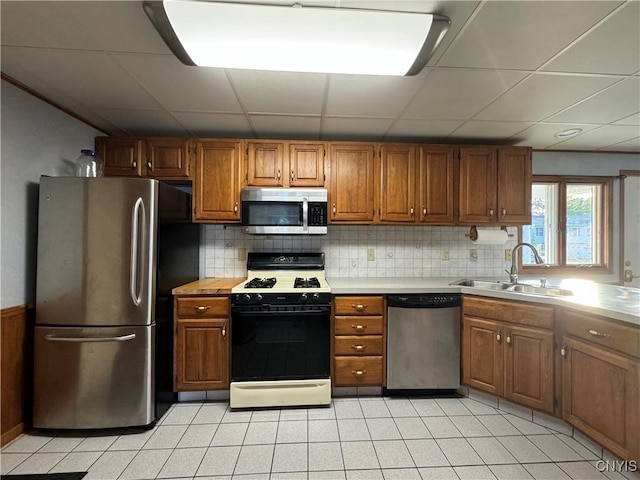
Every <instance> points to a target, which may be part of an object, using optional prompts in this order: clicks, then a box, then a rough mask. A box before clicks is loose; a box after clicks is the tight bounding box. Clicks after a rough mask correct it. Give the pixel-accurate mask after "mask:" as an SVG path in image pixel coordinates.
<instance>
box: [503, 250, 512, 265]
mask: <svg viewBox="0 0 640 480" xmlns="http://www.w3.org/2000/svg"><path fill="white" fill-rule="evenodd" d="M504 259H505V260H506V261H507V262H510V261H511V259H512V257H511V249H510V248H505V250H504Z"/></svg>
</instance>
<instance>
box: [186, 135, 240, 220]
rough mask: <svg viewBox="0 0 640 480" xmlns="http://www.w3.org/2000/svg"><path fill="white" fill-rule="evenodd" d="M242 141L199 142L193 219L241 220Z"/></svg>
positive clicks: (197, 144) (197, 146)
mask: <svg viewBox="0 0 640 480" xmlns="http://www.w3.org/2000/svg"><path fill="white" fill-rule="evenodd" d="M241 152H242V142H241V141H240V140H203V141H199V142H197V143H196V161H195V163H196V172H195V175H194V185H193V203H194V212H193V220H194V221H196V222H203V223H206V222H211V223H215V222H224V223H234V222H236V223H237V222H240V188H241V187H242V183H241V178H242V177H241V172H240V166H241V162H240V156H241Z"/></svg>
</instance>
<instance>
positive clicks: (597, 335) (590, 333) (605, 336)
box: [587, 328, 609, 338]
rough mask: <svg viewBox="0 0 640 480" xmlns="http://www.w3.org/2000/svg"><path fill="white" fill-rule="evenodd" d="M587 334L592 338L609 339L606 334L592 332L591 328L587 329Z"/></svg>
mask: <svg viewBox="0 0 640 480" xmlns="http://www.w3.org/2000/svg"><path fill="white" fill-rule="evenodd" d="M587 332H588V333H589V335H593V336H594V337H598V338H607V337H609V334H608V333H602V332H599V331H597V330H594V329H592V328H587Z"/></svg>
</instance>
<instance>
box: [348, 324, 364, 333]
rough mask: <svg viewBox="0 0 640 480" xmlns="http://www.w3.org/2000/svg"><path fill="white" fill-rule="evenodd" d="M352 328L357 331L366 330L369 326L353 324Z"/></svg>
mask: <svg viewBox="0 0 640 480" xmlns="http://www.w3.org/2000/svg"><path fill="white" fill-rule="evenodd" d="M351 328H353V329H354V330H355V331H356V332H364V331H365V329H366V328H367V326H366V325H351Z"/></svg>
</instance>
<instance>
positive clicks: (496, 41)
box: [440, 1, 621, 70]
mask: <svg viewBox="0 0 640 480" xmlns="http://www.w3.org/2000/svg"><path fill="white" fill-rule="evenodd" d="M620 3H621V2H609V1H601V2H595V1H593V2H591V1H586V2H540V1H511V2H485V3H483V5H482V7H481V10H480V11H479V12H478V14H477V16H476V17H475V18H474V19H473V22H472V23H471V24H470V25H469V26H468V28H467V29H466V30H464V32H462V34H461V35H460V36H459V37H458V38H457V39H456V41H455V42H454V43H453V45H452V46H451V47H450V48H449V50H448V51H447V52H446V54H445V55H444V56H443V57H442V59H441V60H440V65H442V66H456V67H461V66H464V67H486V68H503V69H527V70H532V69H536V68H538V67H540V66H541V65H542V64H543V63H544V62H546V61H547V60H548V59H550V58H551V57H552V56H553V55H555V54H556V53H558V52H559V51H560V50H562V48H564V47H565V46H566V45H567V44H568V43H569V42H571V41H573V40H575V39H576V38H578V37H579V36H580V35H581V34H582V33H584V32H585V31H586V30H588V29H589V28H591V27H592V26H593V25H594V24H596V23H597V22H598V21H599V20H600V19H601V18H602V17H603V16H604V15H606V14H607V13H609V12H611V11H612V10H614V9H615V8H616V7H617V6H618V5H619V4H620Z"/></svg>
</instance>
